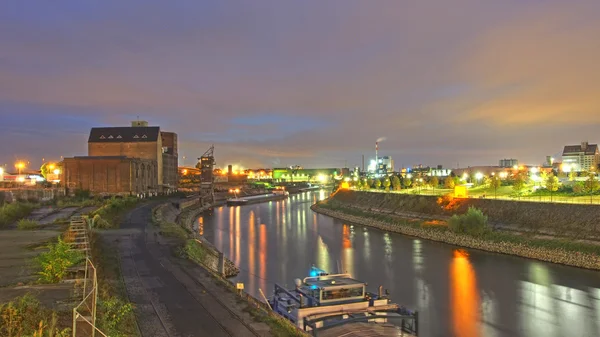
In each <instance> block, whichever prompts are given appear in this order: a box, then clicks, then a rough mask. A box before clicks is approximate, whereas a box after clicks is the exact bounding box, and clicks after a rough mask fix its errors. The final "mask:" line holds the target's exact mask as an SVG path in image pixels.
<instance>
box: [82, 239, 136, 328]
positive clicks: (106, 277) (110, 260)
mask: <svg viewBox="0 0 600 337" xmlns="http://www.w3.org/2000/svg"><path fill="white" fill-rule="evenodd" d="M91 239H92V256H94V259H95V264H96V268H97V273H98V288H99V291H98V325H99V327H100V329H101V330H102V331H103V332H105V333H107V335H108V336H111V337H112V336H137V335H139V333H138V329H137V325H136V320H135V315H134V313H133V311H132V310H131V309H133V307H132V305H131V304H130V303H129V301H128V299H127V293H126V290H125V284H124V283H123V278H122V273H121V265H120V261H119V253H118V250H117V249H114V247H112V246H110V245H108V244H107V243H106V241H102V240H98V239H97V234H95V233H92V236H91ZM111 320H118V322H115V324H113V322H111Z"/></svg>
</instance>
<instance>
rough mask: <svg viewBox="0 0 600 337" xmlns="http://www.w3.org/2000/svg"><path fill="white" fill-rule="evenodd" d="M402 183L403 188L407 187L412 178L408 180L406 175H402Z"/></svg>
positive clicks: (410, 183)
mask: <svg viewBox="0 0 600 337" xmlns="http://www.w3.org/2000/svg"><path fill="white" fill-rule="evenodd" d="M402 185H404V187H405V188H409V187H410V185H412V180H410V178H408V177H404V178H403V179H402Z"/></svg>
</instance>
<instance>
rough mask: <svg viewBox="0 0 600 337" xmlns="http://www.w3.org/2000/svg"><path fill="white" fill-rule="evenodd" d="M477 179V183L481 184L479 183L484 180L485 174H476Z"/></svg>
mask: <svg viewBox="0 0 600 337" xmlns="http://www.w3.org/2000/svg"><path fill="white" fill-rule="evenodd" d="M475 179H477V183H479V181H480V180H481V179H483V173H481V172H477V173H475Z"/></svg>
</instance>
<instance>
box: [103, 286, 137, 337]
mask: <svg viewBox="0 0 600 337" xmlns="http://www.w3.org/2000/svg"><path fill="white" fill-rule="evenodd" d="M98 304H99V309H100V316H99V326H100V328H101V330H103V331H104V332H105V333H106V334H108V335H109V336H114V337H120V336H127V335H126V334H123V333H122V329H121V325H122V323H123V322H124V321H125V320H126V319H127V318H128V317H129V315H130V313H132V312H133V305H132V304H131V303H127V302H124V301H123V300H121V299H119V298H118V297H115V296H110V297H107V298H105V299H101V300H100V301H99V303H98Z"/></svg>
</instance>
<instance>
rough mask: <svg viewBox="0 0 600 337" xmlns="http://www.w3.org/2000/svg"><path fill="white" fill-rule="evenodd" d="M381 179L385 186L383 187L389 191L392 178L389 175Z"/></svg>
mask: <svg viewBox="0 0 600 337" xmlns="http://www.w3.org/2000/svg"><path fill="white" fill-rule="evenodd" d="M381 180H382V182H381V185H382V186H383V188H384V189H385V190H386V191H389V190H390V184H391V182H390V178H388V177H383V178H381Z"/></svg>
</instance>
